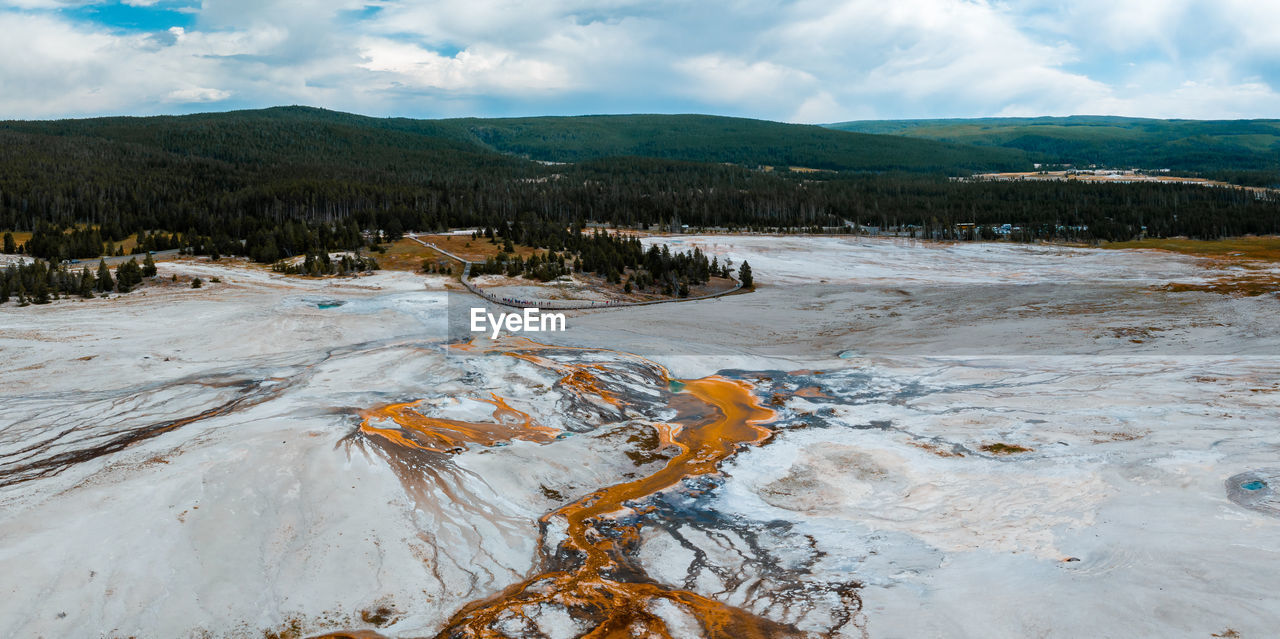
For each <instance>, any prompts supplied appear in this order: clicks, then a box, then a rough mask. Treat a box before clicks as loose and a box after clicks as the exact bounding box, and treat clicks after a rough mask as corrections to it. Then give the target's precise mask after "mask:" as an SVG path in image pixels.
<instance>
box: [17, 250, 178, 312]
mask: <svg viewBox="0 0 1280 639" xmlns="http://www.w3.org/2000/svg"><path fill="white" fill-rule="evenodd" d="M155 276H156V264H155V261H153V260H152V259H151V256H150V255H147V256H146V258H145V259H144V260H143V262H142V264H138V261H137V259H134V258H130V259H129V261H127V262H122V263H121V264H120V265H119V266H117V267H116V271H115V275H114V276H112V273H111V269H110V268H109V267H107V263H106V261H105V260H102V259H99V260H98V268H97V270H96V272H95V271H90V270H89V267H88V266H82V267H80V268H79V269H78V270H77V269H73V268H71V267H70V266H68V265H65V264H53V263H50V262H48V261H45V260H31V261H29V262H23V263H20V264H10V265H9V266H8V267H6V268H5V269H4V270H3V271H0V304H4V303H6V302H8V301H10V300H14V301H16V302H17V303H18V305H19V306H26V305H28V304H48V303H49V302H51V301H53V300H54V299H55V298H59V297H63V298H67V297H74V296H79V297H82V298H86V299H87V298H92V297H94V296H95V295H103V296H106V295H107V294H110V293H112V292H116V293H128V292H130V291H132V290H133V289H135V288H137V287H138V286H139V285H140V284H142V282H143V280H144V279H145V278H151V277H155Z"/></svg>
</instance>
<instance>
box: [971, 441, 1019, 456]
mask: <svg viewBox="0 0 1280 639" xmlns="http://www.w3.org/2000/svg"><path fill="white" fill-rule="evenodd" d="M982 450H985V451H987V452H988V453H991V454H992V455H1015V454H1017V453H1029V452H1031V449H1030V448H1027V447H1025V446H1019V445H1017V444H1005V443H1002V442H996V443H994V444H986V445H984V446H982Z"/></svg>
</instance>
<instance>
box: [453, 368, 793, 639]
mask: <svg viewBox="0 0 1280 639" xmlns="http://www.w3.org/2000/svg"><path fill="white" fill-rule="evenodd" d="M686 398H692V400H693V401H692V402H690V401H688V400H687V399H686ZM673 400H679V401H673V404H675V405H677V409H678V410H679V411H680V413H681V414H682V416H681V417H677V420H676V421H677V427H673V428H664V429H662V430H663V432H662V433H661V434H662V436H663V439H664V440H667V441H670V442H671V443H672V444H674V445H675V446H678V447H679V448H680V449H681V450H680V453H679V454H678V455H676V456H675V457H674V458H672V459H671V460H670V461H669V462H668V463H667V465H666V466H665V467H663V468H662V469H661V470H659V471H658V472H656V473H654V474H652V475H649V476H647V477H644V478H641V479H637V480H635V481H630V482H627V483H623V484H617V485H613V486H608V487H605V488H601V489H600V490H597V491H595V492H593V493H591V494H589V495H587V496H585V497H583V498H582V499H579V500H578V501H576V502H574V503H572V504H569V505H567V506H564V507H563V508H561V509H559V510H557V511H554V512H552V513H550V514H548V515H546V516H545V517H544V518H543V521H544V522H545V521H548V520H551V519H553V518H563V519H564V520H565V522H566V523H567V530H566V538H565V540H564V541H563V542H562V543H561V545H560V548H559V549H558V551H557V552H556V553H554V555H550V556H544V557H543V558H542V570H541V572H539V573H538V574H536V575H534V576H533V577H531V578H529V579H527V580H525V581H522V582H520V583H517V584H514V585H512V586H510V587H508V588H507V589H506V590H504V591H503V592H502V593H500V594H499V595H497V596H495V597H493V598H492V599H489V600H484V601H478V602H475V603H473V604H471V605H468V606H467V607H465V608H463V609H462V610H461V611H459V612H458V613H457V614H456V615H454V617H453V618H452V619H450V621H449V623H448V625H447V626H446V628H445V630H444V631H442V632H441V633H440V636H442V637H499V636H504V635H502V634H501V633H500V632H499V627H500V625H502V624H504V623H510V621H511V620H512V619H526V620H527V619H529V615H530V613H531V612H532V611H533V610H535V609H537V608H538V607H540V606H542V605H552V606H559V607H562V608H564V609H565V610H566V611H567V612H568V613H569V614H570V615H571V616H573V617H574V618H575V619H578V620H582V621H586V622H588V623H589V624H590V626H591V627H592V630H591V631H589V632H588V633H587V634H586V635H584V636H585V637H597V638H613V637H618V638H622V637H628V638H630V637H637V636H639V637H666V638H670V637H672V636H673V635H672V630H671V629H669V628H668V627H667V626H666V623H665V622H664V621H663V619H662V617H661V616H660V615H659V614H657V610H658V608H657V607H656V606H655V604H656V603H658V602H659V601H661V600H665V601H667V602H669V603H671V604H675V605H676V606H678V607H680V608H681V609H683V610H684V611H685V612H687V613H689V614H690V615H692V616H693V617H694V618H696V619H697V620H698V621H699V623H701V624H702V629H703V633H704V635H705V636H707V637H714V638H724V639H729V638H733V639H751V638H763V637H778V636H787V635H794V634H798V633H796V632H795V631H794V629H791V628H788V627H786V626H783V625H781V624H778V623H776V622H772V621H769V620H767V619H764V618H761V617H758V616H756V615H754V614H752V613H749V612H747V611H745V610H741V609H738V608H734V607H732V606H728V605H725V604H723V603H720V602H718V601H715V600H713V599H709V598H707V597H703V596H701V595H698V594H695V593H693V592H689V591H687V590H681V589H676V588H670V587H667V586H662V585H659V584H656V583H651V582H639V583H637V582H634V581H626V580H625V578H624V577H623V576H622V574H623V573H625V572H626V570H624V569H623V568H624V564H625V559H624V558H623V546H624V545H626V544H628V543H630V542H633V541H635V539H636V538H638V536H639V528H640V524H638V523H636V524H626V525H622V524H618V523H617V522H614V521H608V523H610V524H612V526H611V528H610V529H609V531H608V532H609V533H611V534H606V533H605V532H602V531H601V529H600V528H599V526H600V525H601V524H603V523H605V522H606V521H607V520H610V519H612V518H614V517H616V516H618V515H621V514H624V513H626V512H628V508H627V505H626V504H627V503H628V502H632V501H635V500H639V499H643V498H645V497H647V496H650V495H653V494H655V493H657V492H660V491H663V490H666V489H668V488H670V487H672V486H674V485H676V484H677V483H678V482H680V481H681V480H682V479H684V478H687V477H694V476H698V475H706V474H710V473H715V472H717V468H718V464H719V463H720V462H721V461H723V460H724V459H726V458H728V457H729V456H730V455H732V454H733V453H734V452H735V451H736V450H737V449H738V447H739V446H741V445H744V444H757V443H760V442H761V441H763V440H764V439H765V438H767V437H768V436H769V435H770V431H769V429H767V428H765V427H763V426H762V425H761V424H763V423H766V422H768V421H771V420H772V419H773V418H774V412H773V411H772V410H770V409H768V408H766V407H764V406H762V405H761V404H760V403H759V402H758V401H757V400H756V398H755V396H754V395H752V393H751V387H750V386H749V385H748V384H746V383H745V382H739V381H734V380H730V379H726V378H723V377H718V376H713V377H707V378H703V379H697V380H691V381H687V382H684V383H683V388H682V389H681V391H680V393H677V394H676V395H675V396H673ZM544 528H545V527H544ZM544 547H545V546H544ZM561 564H568V565H561Z"/></svg>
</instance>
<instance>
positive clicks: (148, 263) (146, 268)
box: [142, 253, 156, 277]
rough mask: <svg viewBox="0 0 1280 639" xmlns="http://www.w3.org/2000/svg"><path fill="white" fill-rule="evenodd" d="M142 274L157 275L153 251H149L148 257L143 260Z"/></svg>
mask: <svg viewBox="0 0 1280 639" xmlns="http://www.w3.org/2000/svg"><path fill="white" fill-rule="evenodd" d="M142 276H143V277H155V276H156V261H155V260H153V259H151V253H147V259H145V260H143V262H142Z"/></svg>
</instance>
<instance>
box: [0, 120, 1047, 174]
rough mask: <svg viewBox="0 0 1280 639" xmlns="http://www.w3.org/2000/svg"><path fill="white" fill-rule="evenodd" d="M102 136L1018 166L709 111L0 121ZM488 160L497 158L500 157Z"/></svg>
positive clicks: (209, 146) (356, 155) (246, 149)
mask: <svg viewBox="0 0 1280 639" xmlns="http://www.w3.org/2000/svg"><path fill="white" fill-rule="evenodd" d="M5 130H7V131H15V132H22V133H29V134H37V135H54V136H60V137H68V136H71V137H84V138H99V139H107V140H111V141H114V142H121V143H128V144H135V145H139V146H141V147H146V148H149V149H158V150H163V151H167V152H171V153H178V154H182V155H189V156H195V157H201V158H206V159H211V160H220V161H226V162H232V163H264V162H273V163H280V162H287V163H290V164H316V163H321V164H328V163H333V162H341V163H343V164H345V165H346V166H348V167H366V168H379V167H383V168H385V167H386V166H387V165H388V163H391V164H396V163H400V162H408V163H410V164H412V163H415V162H419V161H422V160H424V157H423V155H424V154H434V155H441V154H445V155H450V156H457V157H459V158H460V159H461V161H463V162H466V163H477V162H478V163H484V162H485V160H483V159H482V156H484V155H486V154H487V155H495V156H498V155H505V156H512V155H514V156H518V157H523V158H528V159H531V160H542V161H556V162H579V161H584V160H593V159H600V158H606V157H617V156H642V157H653V158H661V159H667V160H681V161H691V162H725V163H734V164H741V165H744V166H757V165H774V166H803V167H809V168H817V169H832V170H869V171H886V170H901V171H934V172H948V173H959V172H964V171H966V170H989V169H1018V168H1025V167H1027V166H1029V162H1030V161H1029V160H1028V158H1027V155H1026V154H1025V153H1023V152H1021V151H1017V150H1006V149H993V148H989V147H988V148H980V147H973V146H966V145H959V144H952V143H943V142H934V141H930V140H916V139H904V138H902V137H898V136H878V135H867V134H861V133H849V132H840V131H834V130H831V129H826V128H822V127H817V126H809V125H797V124H782V123H778V122H767V121H762V120H749V119H743V118H727V117H717V116H707V115H623V116H579V117H537V118H503V119H477V118H465V119H451V120H413V119H407V118H371V117H364V116H359V115H352V114H347V113H339V112H335V111H327V110H323V109H314V108H308V107H277V108H271V109H262V110H256V111H233V112H229V113H210V114H197V115H187V116H160V117H148V118H94V119H85V120H57V121H27V122H12V121H11V122H0V131H5ZM493 161H500V160H498V159H497V158H494V159H493Z"/></svg>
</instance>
